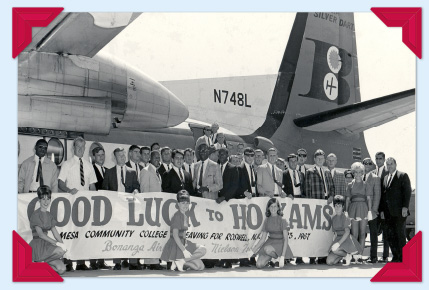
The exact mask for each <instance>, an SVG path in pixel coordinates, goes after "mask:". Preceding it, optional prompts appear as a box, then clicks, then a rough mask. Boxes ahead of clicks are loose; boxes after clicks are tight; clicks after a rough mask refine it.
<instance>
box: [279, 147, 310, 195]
mask: <svg viewBox="0 0 429 290" xmlns="http://www.w3.org/2000/svg"><path fill="white" fill-rule="evenodd" d="M287 160H288V163H289V168H288V169H287V170H285V171H284V172H283V190H284V192H285V193H286V194H287V196H290V197H292V198H295V197H297V198H305V177H304V174H302V172H301V171H298V170H297V169H296V166H297V164H298V156H296V154H293V153H292V154H289V156H288V157H287Z"/></svg>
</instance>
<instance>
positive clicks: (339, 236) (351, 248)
mask: <svg viewBox="0 0 429 290" xmlns="http://www.w3.org/2000/svg"><path fill="white" fill-rule="evenodd" d="M344 203H345V199H344V197H343V196H341V195H336V196H335V197H334V209H335V215H334V216H333V217H332V230H333V231H334V235H335V238H334V241H333V242H332V245H331V249H330V250H329V255H328V257H327V259H326V264H328V265H330V266H331V265H335V264H337V263H338V262H339V261H340V260H341V259H342V258H343V257H345V264H343V266H348V265H350V261H351V259H352V256H351V254H357V253H359V254H361V253H362V251H363V248H362V246H361V244H360V243H359V242H358V241H357V240H356V238H355V237H354V236H353V235H351V234H350V226H351V221H350V218H348V217H347V216H346V215H345V214H344Z"/></svg>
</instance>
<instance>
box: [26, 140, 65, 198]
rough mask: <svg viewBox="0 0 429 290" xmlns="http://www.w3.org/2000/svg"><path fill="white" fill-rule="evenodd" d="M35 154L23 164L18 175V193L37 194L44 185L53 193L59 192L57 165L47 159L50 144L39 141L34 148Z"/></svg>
mask: <svg viewBox="0 0 429 290" xmlns="http://www.w3.org/2000/svg"><path fill="white" fill-rule="evenodd" d="M34 150H35V154H34V155H33V156H31V157H29V158H27V159H26V160H24V162H22V165H21V167H20V168H19V173H18V193H27V192H37V189H38V188H39V187H40V186H42V185H48V186H49V187H50V188H51V190H52V192H58V169H57V165H56V164H55V163H54V162H52V161H51V159H49V158H46V152H47V150H48V142H46V140H44V139H39V140H37V142H36V145H35V146H34Z"/></svg>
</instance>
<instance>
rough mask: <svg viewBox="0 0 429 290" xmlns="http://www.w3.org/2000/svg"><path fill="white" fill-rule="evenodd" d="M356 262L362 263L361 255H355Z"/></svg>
mask: <svg viewBox="0 0 429 290" xmlns="http://www.w3.org/2000/svg"><path fill="white" fill-rule="evenodd" d="M356 264H358V265H362V264H363V260H362V256H361V255H357V256H356Z"/></svg>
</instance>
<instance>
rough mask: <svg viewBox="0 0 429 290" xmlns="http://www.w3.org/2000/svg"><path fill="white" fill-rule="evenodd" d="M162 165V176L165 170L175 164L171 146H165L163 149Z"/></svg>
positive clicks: (160, 169) (160, 171)
mask: <svg viewBox="0 0 429 290" xmlns="http://www.w3.org/2000/svg"><path fill="white" fill-rule="evenodd" d="M161 160H162V163H161V166H159V168H158V172H159V174H161V178H162V176H163V175H164V173H165V172H167V171H170V169H171V167H173V165H172V164H171V149H170V147H163V148H162V149H161Z"/></svg>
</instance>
